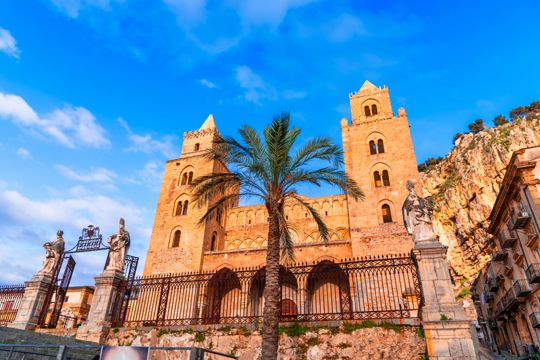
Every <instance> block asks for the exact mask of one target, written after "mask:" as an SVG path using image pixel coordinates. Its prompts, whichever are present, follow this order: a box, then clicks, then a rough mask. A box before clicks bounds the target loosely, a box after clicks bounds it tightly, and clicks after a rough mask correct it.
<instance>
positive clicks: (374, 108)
mask: <svg viewBox="0 0 540 360" xmlns="http://www.w3.org/2000/svg"><path fill="white" fill-rule="evenodd" d="M371 115H377V105H375V104H373V105H371Z"/></svg>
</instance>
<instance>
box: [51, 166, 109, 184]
mask: <svg viewBox="0 0 540 360" xmlns="http://www.w3.org/2000/svg"><path fill="white" fill-rule="evenodd" d="M54 167H55V168H56V170H58V171H59V172H60V174H62V175H64V176H65V177H67V178H68V179H71V180H75V181H81V182H88V183H110V182H112V181H113V179H114V178H115V177H116V173H115V172H114V171H111V170H108V169H105V168H98V169H91V170H89V171H84V172H79V171H75V170H73V169H72V168H70V167H68V166H65V165H55V166H54Z"/></svg>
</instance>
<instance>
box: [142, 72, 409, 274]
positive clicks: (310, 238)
mask: <svg viewBox="0 0 540 360" xmlns="http://www.w3.org/2000/svg"><path fill="white" fill-rule="evenodd" d="M349 100H350V108H351V121H349V120H347V119H345V118H344V119H342V120H341V130H342V141H343V149H344V153H345V170H346V172H347V174H348V175H349V176H350V177H351V178H353V179H354V180H356V182H357V183H358V184H359V186H360V187H361V188H362V190H363V191H364V193H365V194H366V199H365V201H360V202H356V201H354V200H353V199H349V198H348V197H347V196H346V195H332V196H324V197H315V198H306V199H307V201H308V202H309V203H310V204H311V205H312V206H313V207H314V208H315V209H316V210H317V211H318V212H319V213H320V214H321V215H322V216H323V218H324V220H325V222H326V224H327V225H328V227H329V228H330V233H331V236H330V241H329V242H328V243H323V242H322V241H321V239H320V237H319V235H318V231H317V226H316V224H315V222H314V221H313V220H312V218H311V217H310V216H309V215H308V214H306V212H305V211H304V209H302V208H301V207H300V206H299V205H296V204H294V205H293V204H290V205H287V206H286V207H285V213H286V217H287V219H288V221H289V222H290V225H291V229H292V235H293V239H294V242H295V246H296V249H295V253H296V257H297V261H301V262H303V261H308V262H318V261H321V260H324V259H326V260H334V261H341V260H342V259H346V258H353V257H362V256H367V255H370V256H373V255H391V254H403V253H409V252H410V250H411V248H412V246H413V242H412V239H411V237H410V236H409V235H408V234H407V232H406V230H405V228H404V226H403V220H402V214H401V206H402V204H403V201H404V200H405V198H406V196H407V189H406V186H405V184H406V182H407V180H413V181H415V182H416V181H417V180H418V170H417V164H416V159H415V154H414V150H413V145H412V139H411V134H410V130H409V122H408V119H407V114H406V112H405V109H403V108H400V109H399V110H398V115H397V116H395V114H394V112H393V110H392V105H391V102H390V95H389V92H388V88H386V87H377V86H375V85H373V84H372V83H370V82H369V81H366V82H365V83H364V84H363V85H362V87H361V88H360V90H359V91H358V92H356V93H353V94H350V95H349ZM219 136H220V134H219V131H218V129H217V127H216V124H215V122H214V118H213V117H212V115H210V116H209V117H208V119H206V121H205V122H204V124H203V125H202V126H201V128H200V129H199V130H196V131H191V132H186V133H184V141H183V145H182V153H181V155H180V157H179V158H177V159H173V160H169V161H167V163H166V166H165V172H164V175H163V183H162V186H161V191H160V195H159V199H158V204H157V210H156V215H155V219H154V227H153V230H152V235H151V239H150V244H149V248H148V255H147V259H146V264H145V267H144V275H156V274H165V273H180V272H192V271H195V272H199V271H215V270H218V269H221V268H224V267H228V268H232V267H235V268H237V267H243V266H260V265H262V264H264V261H265V245H266V236H267V223H266V217H267V216H266V212H265V209H264V206H262V205H254V206H237V207H233V208H230V209H228V210H227V211H226V213H223V214H221V215H220V216H217V217H216V218H214V219H212V220H210V221H207V222H206V223H204V224H202V225H200V224H198V222H199V219H200V218H201V217H202V215H203V214H204V213H205V211H206V208H205V207H201V208H199V207H196V206H192V204H191V198H190V193H189V184H190V183H191V181H192V179H194V178H196V177H198V176H201V175H204V174H208V173H212V172H217V171H223V170H224V169H222V168H221V167H220V165H219V164H218V163H215V162H212V161H209V160H207V159H205V157H204V154H205V150H207V149H209V148H210V147H211V146H213V142H214V140H215V139H216V138H217V137H219Z"/></svg>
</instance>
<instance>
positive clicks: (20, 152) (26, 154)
mask: <svg viewBox="0 0 540 360" xmlns="http://www.w3.org/2000/svg"><path fill="white" fill-rule="evenodd" d="M15 153H16V154H17V156H19V157H20V158H21V159H30V158H31V157H32V155H31V154H30V150H28V149H25V148H22V147H21V148H18V149H17V151H16V152H15Z"/></svg>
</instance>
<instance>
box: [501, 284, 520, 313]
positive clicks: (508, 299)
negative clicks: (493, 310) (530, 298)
mask: <svg viewBox="0 0 540 360" xmlns="http://www.w3.org/2000/svg"><path fill="white" fill-rule="evenodd" d="M515 285H516V284H515V283H514V286H515ZM514 286H512V287H511V288H510V289H508V290H507V291H506V293H505V294H504V296H503V297H502V298H501V301H500V303H499V304H501V306H502V311H503V312H506V311H510V310H512V309H514V307H515V306H516V305H517V296H516V293H515V290H514Z"/></svg>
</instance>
